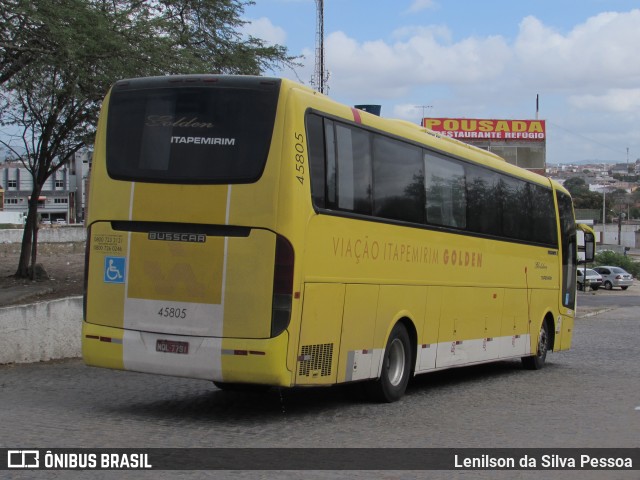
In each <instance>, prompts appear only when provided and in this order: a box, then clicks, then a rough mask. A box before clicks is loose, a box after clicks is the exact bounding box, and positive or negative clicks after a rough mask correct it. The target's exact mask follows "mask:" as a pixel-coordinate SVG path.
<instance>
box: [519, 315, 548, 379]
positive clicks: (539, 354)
mask: <svg viewBox="0 0 640 480" xmlns="http://www.w3.org/2000/svg"><path fill="white" fill-rule="evenodd" d="M550 343H551V337H550V336H549V325H548V324H547V321H546V320H545V321H543V322H542V327H541V328H540V334H539V335H538V346H537V347H536V354H535V355H531V356H530V357H522V364H523V365H524V368H526V369H527V370H540V369H541V368H542V367H543V366H544V362H545V360H546V359H547V352H548V351H549V346H550Z"/></svg>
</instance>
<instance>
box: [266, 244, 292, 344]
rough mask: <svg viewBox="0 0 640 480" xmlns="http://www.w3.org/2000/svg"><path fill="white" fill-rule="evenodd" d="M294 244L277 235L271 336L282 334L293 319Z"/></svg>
mask: <svg viewBox="0 0 640 480" xmlns="http://www.w3.org/2000/svg"><path fill="white" fill-rule="evenodd" d="M293 266H294V253H293V246H291V244H290V243H289V241H288V240H287V239H286V238H284V237H282V236H280V235H278V236H277V237H276V255H275V267H274V271H273V301H272V307H271V336H272V337H276V336H278V335H280V334H281V333H282V332H283V331H284V330H285V329H286V328H287V326H289V321H290V320H291V298H292V294H293Z"/></svg>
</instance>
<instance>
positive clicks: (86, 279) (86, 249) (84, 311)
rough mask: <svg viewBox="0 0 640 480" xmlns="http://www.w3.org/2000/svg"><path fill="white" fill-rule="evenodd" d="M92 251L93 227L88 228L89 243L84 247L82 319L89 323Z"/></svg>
mask: <svg viewBox="0 0 640 480" xmlns="http://www.w3.org/2000/svg"><path fill="white" fill-rule="evenodd" d="M90 251H91V225H89V226H88V227H87V241H86V243H85V246H84V280H83V288H82V318H83V320H84V321H85V322H86V321H87V286H88V285H89V252H90Z"/></svg>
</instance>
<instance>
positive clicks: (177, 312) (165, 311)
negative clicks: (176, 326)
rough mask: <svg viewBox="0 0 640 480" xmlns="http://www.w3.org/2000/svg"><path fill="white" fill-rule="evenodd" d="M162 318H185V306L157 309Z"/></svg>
mask: <svg viewBox="0 0 640 480" xmlns="http://www.w3.org/2000/svg"><path fill="white" fill-rule="evenodd" d="M158 315H159V316H161V317H163V318H187V309H186V308H174V307H163V308H161V309H160V311H158Z"/></svg>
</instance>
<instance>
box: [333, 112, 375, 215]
mask: <svg viewBox="0 0 640 480" xmlns="http://www.w3.org/2000/svg"><path fill="white" fill-rule="evenodd" d="M336 153H337V167H338V168H337V174H338V182H337V187H338V208H339V209H340V210H346V211H349V212H354V213H361V214H364V215H371V193H372V190H373V189H372V185H371V141H370V134H369V132H367V131H365V130H361V129H358V128H353V127H350V126H347V125H342V124H339V123H336Z"/></svg>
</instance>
